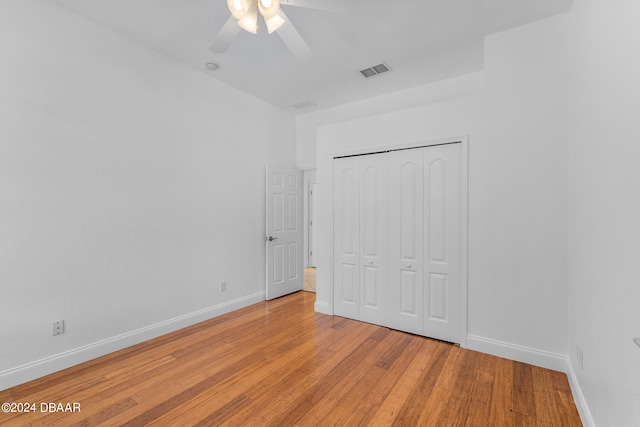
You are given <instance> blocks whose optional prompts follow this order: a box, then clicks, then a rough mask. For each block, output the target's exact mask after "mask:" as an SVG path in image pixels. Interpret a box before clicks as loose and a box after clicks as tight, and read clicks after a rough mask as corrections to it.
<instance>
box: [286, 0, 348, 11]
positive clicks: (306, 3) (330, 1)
mask: <svg viewBox="0 0 640 427" xmlns="http://www.w3.org/2000/svg"><path fill="white" fill-rule="evenodd" d="M347 3H348V1H347V0H280V4H281V5H285V6H298V7H306V8H309V9H318V10H327V11H329V12H344V11H346V9H347Z"/></svg>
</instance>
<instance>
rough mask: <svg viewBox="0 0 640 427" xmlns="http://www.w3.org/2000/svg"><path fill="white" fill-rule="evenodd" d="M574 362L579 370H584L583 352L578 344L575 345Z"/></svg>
mask: <svg viewBox="0 0 640 427" xmlns="http://www.w3.org/2000/svg"><path fill="white" fill-rule="evenodd" d="M576 360H577V361H578V366H579V367H580V369H584V351H582V346H581V345H580V344H576Z"/></svg>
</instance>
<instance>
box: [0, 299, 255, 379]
mask: <svg viewBox="0 0 640 427" xmlns="http://www.w3.org/2000/svg"><path fill="white" fill-rule="evenodd" d="M264 300H265V293H264V291H260V292H256V293H254V294H251V295H247V296H245V297H242V298H238V299H235V300H233V301H228V302H224V303H222V304H218V305H215V306H213V307H208V308H205V309H202V310H198V311H195V312H193V313H189V314H185V315H183V316H179V317H175V318H173V319H169V320H165V321H163V322H159V323H156V324H154V325H150V326H146V327H144V328H140V329H137V330H135V331H131V332H126V333H124V334H120V335H117V336H115V337H111V338H107V339H105V340H102V341H98V342H95V343H92V344H88V345H84V346H82V347H78V348H75V349H73V350H69V351H65V352H64V353H59V354H56V355H53V356H50V357H46V358H44V359H41V360H37V361H35V362H30V363H27V364H24V365H22V366H18V367H15V368H11V369H7V370H5V371H2V372H0V390H4V389H7V388H10V387H14V386H16V385H19V384H23V383H25V382H27V381H31V380H34V379H36V378H40V377H43V376H45V375H49V374H52V373H54V372H57V371H61V370H63V369H66V368H69V367H71V366H75V365H78V364H80V363H84V362H87V361H89V360H92V359H95V358H97V357H101V356H104V355H107V354H109V353H113V352H115V351H118V350H122V349H124V348H127V347H131V346H132V345H135V344H140V343H142V342H144V341H147V340H150V339H152V338H156V337H159V336H162V335H164V334H168V333H170V332H173V331H177V330H179V329H182V328H186V327H187V326H191V325H194V324H196V323H199V322H203V321H205V320H209V319H211V318H214V317H217V316H220V315H222V314H226V313H229V312H231V311H234V310H238V309H240V308H243V307H247V306H249V305H252V304H256V303H258V302H261V301H264Z"/></svg>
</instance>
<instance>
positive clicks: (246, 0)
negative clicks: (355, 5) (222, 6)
mask: <svg viewBox="0 0 640 427" xmlns="http://www.w3.org/2000/svg"><path fill="white" fill-rule="evenodd" d="M340 3H341V0H227V6H228V7H229V11H230V12H231V16H230V17H229V19H228V20H227V22H226V23H225V24H224V26H223V27H222V29H221V30H220V32H219V33H218V35H217V36H216V38H215V40H214V41H213V43H212V44H211V47H209V50H211V51H212V52H214V53H224V52H226V51H227V49H228V48H229V46H230V45H231V43H232V42H233V40H234V39H235V38H236V36H237V35H238V34H239V33H240V31H241V30H245V31H248V32H250V33H253V34H257V32H258V12H259V14H260V15H261V16H262V18H263V19H264V22H265V23H266V25H267V31H268V32H269V34H271V33H273V32H276V34H278V36H279V37H280V38H281V39H282V41H283V42H284V44H285V45H286V46H287V47H288V48H289V50H290V51H291V53H292V54H293V56H294V57H295V58H296V59H298V60H299V61H304V60H307V59H309V58H311V56H312V55H311V49H310V48H309V46H308V45H307V43H306V42H305V41H304V39H303V38H302V36H301V35H300V33H299V32H298V30H297V29H296V28H295V27H294V26H293V23H292V22H291V21H290V20H289V18H288V17H287V15H285V13H284V11H283V10H282V8H281V7H280V5H286V6H298V7H304V8H310V9H318V10H329V11H338V10H339V9H340V8H341V5H340Z"/></svg>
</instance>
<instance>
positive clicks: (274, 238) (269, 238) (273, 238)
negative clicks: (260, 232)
mask: <svg viewBox="0 0 640 427" xmlns="http://www.w3.org/2000/svg"><path fill="white" fill-rule="evenodd" d="M264 240H268V241H270V242H273V241H274V240H278V238H277V237H273V236H269V237H265V238H264Z"/></svg>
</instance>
